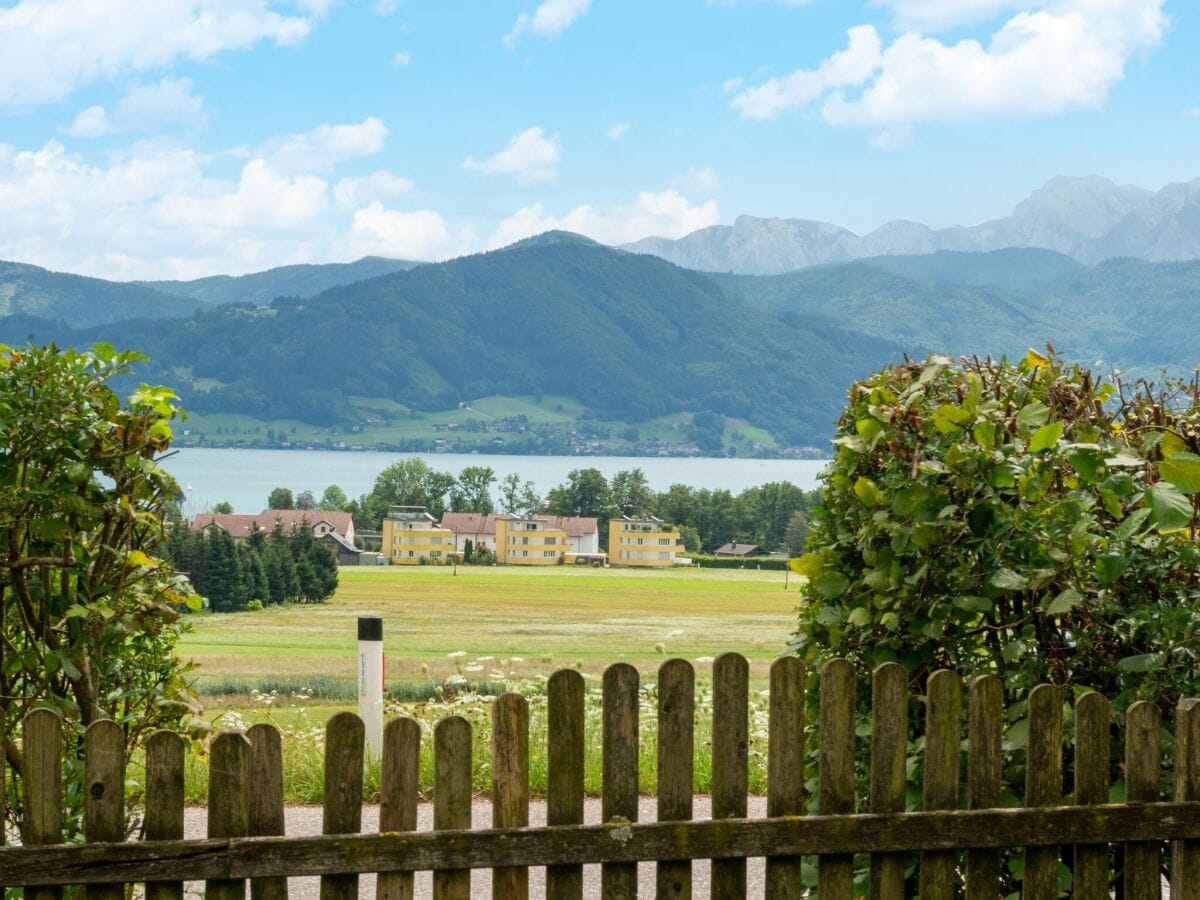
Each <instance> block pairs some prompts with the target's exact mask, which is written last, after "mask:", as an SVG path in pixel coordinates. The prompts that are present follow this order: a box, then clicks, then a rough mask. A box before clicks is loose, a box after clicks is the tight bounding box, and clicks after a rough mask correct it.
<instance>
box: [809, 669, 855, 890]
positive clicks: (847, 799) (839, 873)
mask: <svg viewBox="0 0 1200 900" xmlns="http://www.w3.org/2000/svg"><path fill="white" fill-rule="evenodd" d="M854 682H855V677H854V668H853V667H852V666H851V665H850V663H848V662H847V661H846V660H844V659H831V660H830V661H829V662H827V663H825V665H824V666H823V667H822V668H821V722H820V726H819V727H820V731H819V732H818V733H817V736H818V738H819V740H820V749H819V754H818V755H819V758H820V779H821V780H820V784H821V794H820V802H819V804H818V805H819V807H820V808H819V810H818V812H819V813H820V814H821V815H823V816H833V815H839V814H846V813H852V812H854V712H855V709H854V708H855V705H856V704H855V693H854V692H855V684H854ZM817 894H818V895H819V896H820V897H821V900H851V898H853V896H854V857H853V856H851V855H848V854H847V855H841V854H839V855H837V856H822V857H820V858H819V859H818V861H817Z"/></svg>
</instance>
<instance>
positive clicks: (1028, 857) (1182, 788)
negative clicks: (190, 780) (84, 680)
mask: <svg viewBox="0 0 1200 900" xmlns="http://www.w3.org/2000/svg"><path fill="white" fill-rule="evenodd" d="M819 681H820V695H819V697H820V699H819V721H818V723H817V727H818V732H817V735H816V738H817V740H816V748H817V758H816V765H817V771H818V778H819V795H818V798H817V802H816V805H815V810H813V811H810V812H815V814H810V815H804V814H803V813H804V812H805V809H804V807H805V803H804V793H805V790H804V789H805V784H804V778H805V755H804V754H805V749H804V748H805V721H804V688H805V671H804V667H803V666H802V665H801V664H800V663H799V662H798V661H797V660H795V659H782V660H779V661H778V662H776V663H775V665H774V666H773V667H772V670H771V680H770V704H769V748H768V760H767V790H768V796H767V817H766V818H759V819H750V818H747V817H746V812H747V802H746V795H747V783H748V779H747V771H748V769H747V766H748V758H747V755H748V747H749V731H748V716H749V712H748V700H747V698H748V691H749V678H748V667H747V664H746V661H745V659H743V658H742V657H740V656H738V655H736V654H726V655H724V656H722V657H720V658H719V659H718V660H717V661H716V662H715V663H714V666H713V691H714V696H713V716H714V722H713V729H712V741H713V746H712V760H713V772H712V784H713V788H712V791H713V793H712V819H711V820H703V821H694V820H693V819H692V800H693V797H692V785H693V781H692V774H693V759H694V749H695V748H694V746H693V742H694V728H695V703H694V695H695V676H694V672H693V670H692V667H691V666H690V665H689V664H688V663H687V662H685V661H683V660H669V661H668V662H666V663H664V664H663V666H662V668H661V669H660V671H659V677H658V690H657V697H658V710H657V715H658V758H657V765H658V786H659V787H658V798H657V801H658V821H657V822H653V823H640V822H638V821H637V817H638V796H637V785H638V772H637V766H638V758H639V754H638V748H639V734H638V726H639V721H638V700H639V691H638V674H637V672H636V670H634V669H633V668H632V667H631V666H628V665H624V664H619V665H615V666H612V667H611V668H610V669H609V670H608V671H607V672H606V673H605V675H604V680H603V715H602V725H603V754H604V758H603V775H604V777H603V796H602V814H603V817H604V824H601V825H583V824H582V823H583V806H584V804H583V772H584V765H583V764H584V702H585V697H584V694H585V690H584V683H583V679H582V678H581V676H580V675H579V674H578V673H576V672H570V671H565V672H559V673H557V674H555V675H554V676H553V677H552V678H551V679H550V682H549V684H548V691H547V703H548V706H549V709H548V715H549V722H550V727H549V741H550V746H549V747H548V751H549V753H548V759H549V779H548V785H549V790H548V795H547V798H546V802H547V821H548V825H547V826H546V827H541V828H530V827H527V823H528V811H529V707H528V704H527V702H526V700H525V699H524V698H523V697H520V696H518V695H515V694H507V695H504V696H502V697H500V698H498V699H497V700H496V703H495V706H494V708H493V716H492V722H493V730H492V760H493V763H492V777H493V795H492V809H493V827H492V828H491V829H480V830H471V799H472V796H471V749H472V748H471V729H470V727H469V725H468V724H467V722H466V721H465V720H463V719H462V718H460V717H456V716H451V717H449V718H447V719H444V720H442V721H441V722H439V723H438V725H437V727H436V729H435V732H434V739H433V740H434V800H433V803H434V822H433V826H434V830H433V831H429V832H418V831H416V830H415V829H416V821H417V817H416V813H417V799H418V798H417V786H418V760H419V753H420V729H419V727H418V726H417V723H415V722H413V721H412V720H408V719H397V720H394V721H392V722H389V723H388V726H387V728H386V730H385V736H384V748H383V754H382V782H381V785H382V787H381V792H382V799H381V809H380V819H379V833H378V834H369V835H364V834H359V833H358V832H359V830H360V827H361V815H362V797H363V738H364V734H363V725H362V722H361V721H360V720H359V719H358V717H357V716H354V715H352V714H350V713H340V714H338V715H336V716H334V717H333V718H332V719H330V721H329V724H328V726H327V732H326V745H325V746H326V750H325V753H326V756H325V800H324V810H323V811H324V818H323V829H322V830H323V832H324V833H323V834H322V835H320V836H314V837H303V838H299V837H286V836H284V835H283V782H282V748H281V746H280V739H279V734H278V732H277V731H275V729H274V728H272V727H271V726H266V725H256V726H255V727H253V728H251V729H250V730H249V732H247V733H246V734H241V733H237V732H231V731H225V732H221V733H220V734H218V735H217V736H216V737H215V738H214V739H213V740H212V742H211V745H210V748H209V754H210V756H209V797H208V838H206V839H203V840H184V839H183V837H182V836H183V816H184V807H183V791H184V785H183V760H184V745H183V741H182V739H181V738H179V737H178V736H176V735H173V734H169V733H165V732H161V733H158V734H156V735H154V736H153V737H152V738H151V739H150V741H149V743H148V745H147V747H146V770H147V771H146V813H145V835H146V838H147V839H146V840H144V841H136V842H121V841H120V840H119V839H120V836H121V830H122V827H123V821H124V805H123V803H124V796H123V784H124V772H123V771H122V767H123V759H124V747H123V746H122V741H121V733H120V730H119V729H118V728H117V727H116V726H115V725H113V723H111V722H97V723H95V724H94V725H92V726H91V727H90V728H89V730H88V732H87V735H86V741H85V750H86V757H85V772H86V783H85V793H84V797H85V809H84V832H85V836H86V839H87V842H86V843H83V844H72V845H61V844H58V843H57V842H58V841H60V840H61V834H62V821H63V797H62V775H61V773H62V760H61V758H60V757H61V747H62V740H61V727H62V726H61V722H60V720H59V719H58V717H57V715H56V714H55V713H53V712H50V711H48V710H37V711H34V712H32V713H30V714H29V716H27V717H26V719H25V722H24V724H23V729H22V745H23V753H24V757H25V771H24V778H23V779H22V783H23V786H24V790H25V796H24V812H25V822H24V833H23V836H22V837H23V845H22V846H19V847H7V848H2V849H0V885H8V886H24V887H25V889H26V895H27V896H31V897H39V898H42V897H44V898H52V897H59V896H61V891H62V886H64V885H72V884H83V885H87V886H88V896H89V897H92V896H96V897H113V898H116V897H119V896H121V895H122V893H121V892H122V885H126V884H136V883H145V884H146V885H147V891H146V893H147V896H148V897H151V898H156V900H165V898H168V897H169V898H180V897H181V896H182V891H183V883H184V882H185V881H205V882H206V883H207V884H206V894H207V896H209V897H217V898H224V897H239V898H242V897H245V894H246V887H247V884H249V885H250V887H251V891H252V896H253V897H254V898H255V900H260V898H279V897H285V896H286V895H287V878H288V877H292V876H302V875H318V876H320V877H321V895H322V897H323V898H343V897H347V898H348V897H357V896H358V890H359V884H358V876H359V875H360V874H362V873H369V872H375V873H380V876H379V878H378V881H377V896H378V897H385V898H410V897H412V896H413V873H414V872H417V871H432V872H433V873H434V877H433V896H434V897H435V898H461V897H468V896H469V895H470V870H471V869H476V868H488V869H492V870H493V882H492V883H493V892H494V894H493V895H494V896H495V897H499V898H516V897H520V898H524V897H527V896H528V893H529V887H528V885H529V878H528V869H529V867H530V866H546V867H547V882H546V883H547V896H548V897H554V898H560V897H561V898H578V897H582V895H583V870H582V866H583V865H585V864H595V863H598V864H600V865H601V866H602V869H601V881H602V887H601V891H602V895H603V896H604V897H605V898H617V900H620V898H633V897H635V896H636V895H637V863H638V862H644V861H651V862H655V863H656V864H657V876H656V879H655V886H656V890H657V895H658V896H659V897H687V896H691V879H692V865H693V860H711V866H712V872H711V882H710V883H711V890H712V896H713V897H714V898H735V897H745V896H746V890H747V881H746V859H747V858H752V857H766V863H767V864H766V895H767V896H768V897H770V898H772V900H774V898H788V897H801V896H809V895H811V894H812V889H811V888H808V887H806V886H805V882H804V873H803V867H802V862H803V858H804V857H813V856H815V857H817V875H816V882H817V883H816V895H817V896H819V897H820V898H822V900H829V898H851V897H854V896H855V884H854V874H855V855H856V854H869V855H870V861H869V891H870V896H871V897H872V898H901V897H904V896H905V895H906V892H912V891H917V890H919V893H920V896H921V897H922V898H923V900H930V898H953V897H956V896H964V895H965V896H966V897H967V898H968V900H977V898H991V900H995V898H997V897H998V896H999V891H1000V888H1001V866H1000V862H1001V858H1002V852H1003V851H1013V850H1015V849H1017V848H1020V849H1021V852H1023V854H1024V861H1023V865H1024V878H1023V883H1022V890H1023V896H1025V897H1027V898H1038V900H1040V898H1056V897H1058V896H1059V892H1060V872H1061V868H1062V866H1061V863H1064V862H1065V863H1066V864H1067V865H1068V866H1069V867H1070V869H1071V872H1072V875H1073V879H1074V881H1073V889H1072V895H1073V896H1074V897H1076V898H1080V900H1093V898H1102V897H1103V898H1107V897H1110V896H1111V895H1112V891H1113V889H1114V887H1115V884H1114V881H1115V880H1116V879H1120V880H1121V881H1122V882H1123V884H1122V887H1123V890H1124V896H1125V897H1127V898H1131V900H1142V898H1149V897H1158V896H1159V893H1160V889H1161V873H1162V871H1163V870H1164V862H1165V860H1164V850H1165V848H1166V844H1167V842H1172V843H1171V847H1170V860H1169V862H1170V864H1169V872H1170V879H1171V890H1172V895H1171V896H1172V900H1200V701H1195V700H1186V701H1184V702H1182V703H1181V704H1180V705H1179V707H1178V710H1177V713H1176V718H1175V723H1174V761H1173V765H1172V766H1170V767H1169V770H1170V771H1171V772H1172V774H1173V777H1174V790H1173V796H1172V797H1171V799H1170V800H1167V799H1166V798H1164V797H1163V796H1161V793H1160V791H1161V786H1162V784H1163V777H1164V775H1165V774H1166V773H1167V772H1168V768H1167V767H1164V761H1163V756H1162V742H1161V735H1162V726H1163V723H1162V721H1161V716H1160V713H1159V710H1158V708H1157V707H1156V706H1154V705H1152V704H1150V703H1145V702H1139V703H1135V704H1133V705H1132V706H1131V707H1130V708H1129V709H1128V710H1127V711H1126V715H1125V723H1126V724H1125V741H1124V747H1125V749H1124V758H1123V770H1124V774H1125V781H1126V802H1125V803H1123V804H1110V803H1108V797H1109V788H1110V776H1111V769H1110V746H1111V716H1110V711H1109V706H1108V702H1107V701H1106V700H1105V699H1104V698H1103V697H1100V696H1099V695H1097V694H1094V693H1092V694H1086V695H1084V696H1082V697H1080V698H1079V699H1078V700H1077V701H1076V703H1075V708H1074V739H1073V746H1072V747H1071V750H1072V753H1071V755H1070V757H1069V759H1070V760H1072V762H1073V767H1072V768H1071V770H1070V771H1069V772H1065V771H1064V769H1065V768H1066V767H1065V766H1064V752H1063V751H1064V742H1063V714H1064V701H1063V698H1062V695H1061V692H1060V691H1059V690H1058V689H1057V688H1055V687H1052V686H1049V685H1042V686H1040V687H1038V688H1037V689H1035V690H1034V691H1033V692H1032V693H1031V694H1030V696H1029V698H1028V719H1029V731H1028V739H1027V746H1026V748H1025V750H1024V754H1025V763H1026V765H1025V769H1026V773H1027V774H1026V781H1025V786H1024V793H1025V799H1024V805H1023V806H1022V807H1019V808H1011V807H1010V808H1001V807H1000V806H999V803H1000V797H1001V787H1002V763H1003V759H1004V756H1003V749H1002V744H1001V740H1002V732H1003V724H1004V721H1005V719H1004V709H1003V692H1002V689H1001V685H1000V683H999V681H998V680H997V679H996V678H995V677H994V676H984V677H981V678H977V679H975V680H973V681H972V682H971V683H970V684H969V685H968V686H967V689H966V690H965V691H964V684H963V682H962V680H961V679H960V678H959V677H958V676H957V675H955V674H953V673H950V672H938V673H936V674H935V675H933V676H932V677H931V678H930V679H929V681H928V683H927V685H926V686H925V716H924V719H925V733H924V735H923V737H924V750H923V758H922V760H921V762H922V769H923V782H922V787H921V792H920V807H921V810H920V811H919V812H905V811H904V810H905V808H906V805H907V803H908V799H907V797H906V790H907V785H906V781H907V777H906V765H907V755H908V752H907V748H908V741H909V739H910V737H914V736H910V735H909V733H908V724H909V692H910V685H909V683H908V678H907V675H906V673H905V671H904V670H903V669H902V668H901V667H900V666H897V665H893V664H889V665H883V666H880V667H879V668H877V669H876V670H875V671H874V672H873V673H871V699H872V707H871V714H870V717H871V729H870V772H869V778H868V779H867V781H868V790H867V796H864V797H859V798H856V795H855V784H856V766H855V758H856V757H855V749H856V748H855V744H856V741H857V740H859V738H857V737H856V731H857V725H858V720H857V719H856V697H857V681H858V675H857V674H856V673H855V672H854V670H853V668H852V667H851V666H850V665H849V664H848V663H846V662H845V661H843V660H834V661H832V662H830V663H828V664H827V665H826V666H825V667H824V668H823V669H822V670H821V673H820V679H819ZM964 697H965V703H964ZM964 705H965V709H964ZM964 722H965V725H966V730H965V738H966V744H965V757H964V751H963V747H964V744H963V738H964V730H963V725H964ZM964 758H965V762H966V777H965V779H964V778H963V773H962V762H963V759H964ZM1065 775H1069V777H1070V780H1071V783H1072V785H1073V793H1071V794H1069V795H1064V776H1065ZM960 801H963V802H965V805H966V807H967V808H965V809H962V808H959V807H960ZM856 808H861V809H865V810H867V811H866V812H860V813H856V812H855V810H856ZM1113 845H1118V846H1121V847H1123V866H1122V868H1121V869H1120V871H1119V872H1115V871H1114V870H1113V866H1112V859H1113V854H1112V853H1111V852H1110V848H1111V847H1112V846H1113ZM914 854H919V865H918V869H917V874H916V876H915V878H914V877H913V876H912V875H907V876H906V867H907V866H908V865H909V862H910V861H911V860H912V859H913V858H914V856H913V855H914ZM906 879H907V880H906Z"/></svg>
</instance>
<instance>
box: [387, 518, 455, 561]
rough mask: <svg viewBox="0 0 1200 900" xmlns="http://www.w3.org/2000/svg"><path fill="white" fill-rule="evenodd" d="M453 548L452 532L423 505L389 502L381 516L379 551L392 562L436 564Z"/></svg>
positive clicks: (447, 555) (444, 559) (451, 552)
mask: <svg viewBox="0 0 1200 900" xmlns="http://www.w3.org/2000/svg"><path fill="white" fill-rule="evenodd" d="M455 552H456V548H455V541H454V533H453V532H452V531H450V529H448V528H444V527H442V526H440V525H438V523H437V520H436V519H434V517H433V516H431V515H430V514H429V511H428V510H427V509H426V508H425V507H424V506H393V507H392V508H391V509H390V510H389V511H388V514H387V516H386V517H385V518H384V520H383V555H384V556H385V557H386V558H387V560H388V562H389V563H391V564H392V565H394V566H419V565H421V564H422V563H424V564H426V565H428V564H431V563H432V564H434V565H440V564H441V563H444V562H445V561H446V560H447V559H448V558H449V557H450V556H451V555H452V554H454V553H455Z"/></svg>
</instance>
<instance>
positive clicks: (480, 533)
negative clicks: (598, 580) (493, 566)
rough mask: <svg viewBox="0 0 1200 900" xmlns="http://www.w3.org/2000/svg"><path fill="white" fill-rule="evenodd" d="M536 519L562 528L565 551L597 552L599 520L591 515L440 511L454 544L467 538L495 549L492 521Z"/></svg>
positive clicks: (494, 533) (549, 525) (547, 525)
mask: <svg viewBox="0 0 1200 900" xmlns="http://www.w3.org/2000/svg"><path fill="white" fill-rule="evenodd" d="M497 519H504V520H505V521H510V522H511V521H514V520H516V519H536V520H537V521H539V522H542V523H544V527H545V528H546V529H547V530H550V531H562V532H564V533H565V534H566V538H567V550H566V552H567V553H599V552H600V523H599V520H598V519H596V518H595V517H594V516H542V515H538V516H514V515H512V514H510V513H488V514H487V515H484V514H483V513H470V512H460V513H456V512H448V513H443V514H442V527H443V528H449V529H450V530H451V531H453V532H454V534H455V536H456V539H457V540H456V545H457V546H458V547H463V546H465V545H466V542H467V541H468V540H469V541H470V542H471V545H472V546H474V547H487V548H488V549H489V550H491V551H492V552H493V553H494V552H495V551H496V520H497Z"/></svg>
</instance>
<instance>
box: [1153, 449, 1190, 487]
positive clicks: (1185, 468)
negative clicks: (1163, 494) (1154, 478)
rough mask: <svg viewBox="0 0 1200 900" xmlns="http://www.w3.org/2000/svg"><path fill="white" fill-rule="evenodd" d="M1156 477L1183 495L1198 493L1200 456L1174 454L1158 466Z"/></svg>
mask: <svg viewBox="0 0 1200 900" xmlns="http://www.w3.org/2000/svg"><path fill="white" fill-rule="evenodd" d="M1158 477H1159V478H1161V479H1162V480H1163V481H1169V482H1170V483H1171V484H1173V485H1175V487H1177V488H1179V490H1180V491H1182V492H1183V493H1185V494H1196V493H1200V456H1197V455H1196V454H1195V453H1175V454H1173V455H1171V456H1168V457H1167V458H1166V459H1164V460H1163V461H1162V462H1160V463H1159V464H1158Z"/></svg>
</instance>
